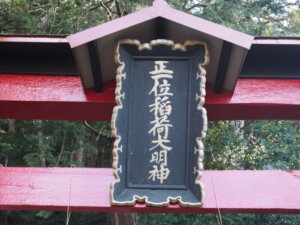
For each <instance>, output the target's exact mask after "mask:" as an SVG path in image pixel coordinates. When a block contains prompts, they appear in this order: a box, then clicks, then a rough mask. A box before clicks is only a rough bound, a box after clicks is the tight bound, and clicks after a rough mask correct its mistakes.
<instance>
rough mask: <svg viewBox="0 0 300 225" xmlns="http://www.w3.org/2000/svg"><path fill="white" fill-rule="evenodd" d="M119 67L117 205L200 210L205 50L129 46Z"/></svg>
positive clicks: (124, 44) (162, 44)
mask: <svg viewBox="0 0 300 225" xmlns="http://www.w3.org/2000/svg"><path fill="white" fill-rule="evenodd" d="M115 60H116V63H117V64H118V65H119V67H118V69H117V77H116V80H117V87H116V102H117V106H116V107H115V108H114V112H113V117H112V129H113V135H114V137H115V138H116V139H115V143H114V149H113V169H114V176H115V181H114V182H113V183H112V185H111V202H112V204H114V205H133V204H135V203H136V201H138V202H145V203H146V204H147V205H151V206H164V205H168V204H169V203H176V202H178V203H179V204H180V205H182V206H199V205H202V204H203V195H204V190H203V189H204V187H203V185H202V183H201V181H200V178H201V172H202V169H203V168H202V167H203V165H202V160H203V155H204V149H203V144H202V141H201V139H202V138H204V137H205V132H206V127H207V117H206V110H205V109H204V108H203V104H204V98H205V74H206V72H205V69H204V68H203V66H204V65H206V64H207V62H208V52H207V48H206V44H205V43H203V42H200V41H186V42H185V43H184V44H174V42H173V41H170V40H162V39H158V40H153V41H151V42H150V43H146V44H140V42H139V41H137V40H129V39H127V40H122V41H120V42H119V43H118V45H117V48H116V52H115Z"/></svg>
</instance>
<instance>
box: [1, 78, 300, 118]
mask: <svg viewBox="0 0 300 225" xmlns="http://www.w3.org/2000/svg"><path fill="white" fill-rule="evenodd" d="M103 89H104V90H103V92H102V93H95V92H94V91H93V90H92V89H91V90H87V91H86V93H84V91H83V89H82V85H81V82H80V78H79V77H70V76H38V75H0V118H15V119H47V120H107V121H109V120H110V119H111V113H112V108H113V107H114V105H115V99H114V89H115V81H114V80H113V81H109V82H106V83H104V86H103ZM205 108H206V109H207V111H208V119H209V120H232V119H300V80H292V79H291V80H283V79H281V80H280V79H239V80H238V83H237V85H236V88H235V91H234V93H231V92H228V91H224V92H223V93H222V94H215V93H214V92H213V88H212V86H211V85H209V84H208V85H207V97H206V104H205Z"/></svg>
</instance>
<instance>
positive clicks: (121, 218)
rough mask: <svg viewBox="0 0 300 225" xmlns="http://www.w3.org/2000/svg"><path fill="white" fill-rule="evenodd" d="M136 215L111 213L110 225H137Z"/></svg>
mask: <svg viewBox="0 0 300 225" xmlns="http://www.w3.org/2000/svg"><path fill="white" fill-rule="evenodd" d="M137 224H138V222H137V214H136V213H112V214H111V225H137Z"/></svg>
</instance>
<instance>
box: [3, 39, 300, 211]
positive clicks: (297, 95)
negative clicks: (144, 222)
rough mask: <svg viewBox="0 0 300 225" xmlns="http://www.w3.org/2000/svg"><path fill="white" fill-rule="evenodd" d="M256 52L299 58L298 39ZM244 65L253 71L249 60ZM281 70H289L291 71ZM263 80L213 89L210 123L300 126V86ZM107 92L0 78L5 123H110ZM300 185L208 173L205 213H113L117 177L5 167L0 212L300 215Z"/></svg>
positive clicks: (275, 177)
mask: <svg viewBox="0 0 300 225" xmlns="http://www.w3.org/2000/svg"><path fill="white" fill-rule="evenodd" d="M8 43H10V44H13V45H14V44H22V45H26V44H37V45H39V44H42V43H44V44H46V45H48V46H56V45H63V44H68V41H67V39H66V38H65V37H50V36H39V37H32V36H28V37H24V36H23V37H20V36H19V37H18V36H3V37H1V38H0V44H3V45H4V46H5V44H8ZM254 44H255V45H256V46H255V48H258V49H261V48H265V47H266V46H270V45H272V46H273V47H274V51H278V52H277V53H278V54H281V53H282V52H284V49H287V48H288V47H289V46H292V47H293V48H296V49H298V50H299V47H300V41H299V39H297V38H294V39H274V38H269V39H259V38H257V39H256V40H255V41H254ZM0 47H1V45H0ZM2 47H3V46H2ZM255 48H254V49H255ZM282 48H283V49H282ZM276 49H277V50H276ZM69 50H70V49H69ZM70 51H71V50H70ZM251 51H252V50H251ZM251 51H250V52H249V55H251ZM254 53H255V54H257V55H260V54H262V53H261V51H259V50H256V52H255V51H254V50H253V54H254ZM272 54H275V53H272ZM47 57H50V56H47ZM54 57H55V56H54ZM270 57H271V56H270ZM286 57H287V58H289V57H290V58H291V57H294V55H287V56H286ZM247 63H248V65H249V64H250V65H253V62H251V60H250V59H249V58H248V60H247V59H246V62H245V64H246V65H247ZM251 63H252V64H251ZM255 65H256V64H255V62H254V66H255ZM282 66H283V67H286V68H287V67H289V65H287V63H283V64H282ZM299 71H300V69H299V67H298V72H299ZM0 72H1V71H0ZM289 72H290V71H287V74H288V73H289ZM258 73H259V71H258ZM242 76H243V73H242ZM245 77H246V76H245ZM263 77H264V79H261V78H259V77H258V78H253V77H251V76H250V77H248V78H243V79H238V80H237V84H236V87H235V89H234V91H227V90H223V92H222V94H218V93H215V89H214V86H213V84H208V85H207V96H206V104H205V107H206V108H207V111H208V119H209V120H237V119H239V120H240V119H300V80H299V79H297V76H294V77H293V76H290V77H289V76H287V77H280V78H281V79H273V78H272V77H271V78H269V77H268V76H266V75H265V76H263ZM266 78H268V79H266ZM285 78H289V79H285ZM291 78H293V79H291ZM102 86H103V87H102V92H101V93H96V92H95V91H94V89H93V88H89V89H87V90H86V91H84V90H83V88H82V84H81V81H80V78H79V77H77V76H64V75H60V76H43V75H33V74H32V75H23V74H22V73H19V72H18V73H15V74H8V73H4V72H2V74H1V76H0V117H1V118H15V119H48V120H110V119H111V113H112V108H113V107H114V105H115V100H114V90H115V81H114V80H110V81H106V82H103V84H102ZM299 177H300V171H276V170H273V171H272V170H270V171H230V170H227V171H204V172H203V182H204V184H205V187H206V193H207V194H206V197H205V205H204V206H203V207H194V208H183V207H180V206H179V205H177V204H172V205H170V206H168V207H163V208H154V207H147V206H145V205H144V204H136V205H134V206H132V207H116V206H111V205H110V201H109V184H110V183H111V181H112V180H113V175H112V169H109V168H97V169H94V168H93V169H92V168H11V167H10V168H4V167H1V168H0V209H1V210H54V211H66V210H67V209H68V207H70V210H71V211H93V212H170V213H171V212H172V213H217V212H218V209H220V211H221V213H291V214H292V213H300V204H299V203H300V191H299V190H300V182H299ZM70 178H72V179H71V181H72V191H71V192H70Z"/></svg>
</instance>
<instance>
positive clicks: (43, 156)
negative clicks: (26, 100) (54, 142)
mask: <svg viewBox="0 0 300 225" xmlns="http://www.w3.org/2000/svg"><path fill="white" fill-rule="evenodd" d="M36 122H37V129H38V130H37V136H38V145H39V150H40V154H39V159H40V166H41V167H46V153H45V149H44V148H43V129H42V121H41V120H37V121H36Z"/></svg>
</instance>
